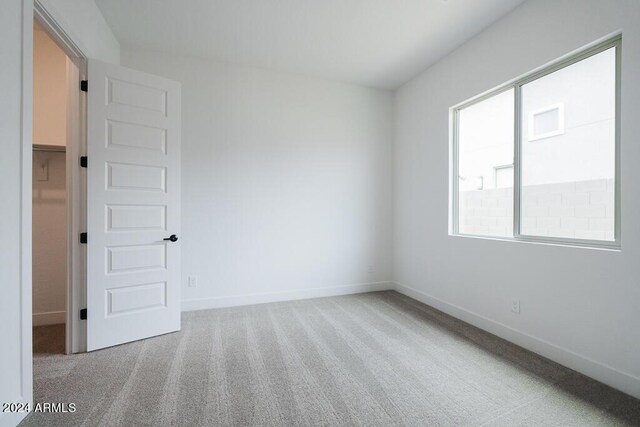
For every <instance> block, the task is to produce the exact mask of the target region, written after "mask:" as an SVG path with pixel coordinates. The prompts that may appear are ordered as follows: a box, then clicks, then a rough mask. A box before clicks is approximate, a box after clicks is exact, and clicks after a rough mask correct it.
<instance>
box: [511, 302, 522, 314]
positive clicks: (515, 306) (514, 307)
mask: <svg viewBox="0 0 640 427" xmlns="http://www.w3.org/2000/svg"><path fill="white" fill-rule="evenodd" d="M511 311H513V312H514V313H516V314H520V300H519V299H514V300H511Z"/></svg>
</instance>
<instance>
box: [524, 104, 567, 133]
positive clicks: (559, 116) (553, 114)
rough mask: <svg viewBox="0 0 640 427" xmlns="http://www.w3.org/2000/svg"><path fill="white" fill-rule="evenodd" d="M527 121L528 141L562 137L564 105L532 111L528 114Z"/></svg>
mask: <svg viewBox="0 0 640 427" xmlns="http://www.w3.org/2000/svg"><path fill="white" fill-rule="evenodd" d="M528 121H529V138H528V140H529V141H537V140H538V139H544V138H551V137H552V136H557V135H562V134H563V133H564V104H562V103H560V104H557V105H554V106H551V107H547V108H543V109H541V110H536V111H532V112H531V113H529V116H528Z"/></svg>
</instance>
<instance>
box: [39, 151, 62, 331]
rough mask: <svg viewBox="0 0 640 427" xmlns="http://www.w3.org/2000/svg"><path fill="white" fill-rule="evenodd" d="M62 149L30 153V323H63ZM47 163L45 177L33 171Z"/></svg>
mask: <svg viewBox="0 0 640 427" xmlns="http://www.w3.org/2000/svg"><path fill="white" fill-rule="evenodd" d="M65 157H66V155H65V153H63V152H41V151H35V152H34V153H33V169H34V176H33V236H34V239H33V324H34V326H38V325H53V324H57V323H65V313H66V294H67V268H66V267H67V198H66V185H67V183H66V180H65V167H66V166H65V164H66V162H65ZM43 163H45V164H46V165H47V172H48V173H47V177H46V178H47V179H46V180H40V179H38V175H37V174H36V171H37V169H38V168H39V166H40V165H41V164H43Z"/></svg>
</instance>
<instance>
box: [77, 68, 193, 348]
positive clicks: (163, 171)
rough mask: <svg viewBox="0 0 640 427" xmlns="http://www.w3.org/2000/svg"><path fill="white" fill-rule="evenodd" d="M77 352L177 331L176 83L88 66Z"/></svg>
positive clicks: (178, 108) (178, 283)
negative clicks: (81, 321)
mask: <svg viewBox="0 0 640 427" xmlns="http://www.w3.org/2000/svg"><path fill="white" fill-rule="evenodd" d="M88 79H89V87H88V94H87V98H88V102H87V156H88V168H87V233H88V238H87V350H88V351H91V350H96V349H100V348H104V347H109V346H113V345H117V344H122V343H126V342H130V341H135V340H138V339H143V338H148V337H151V336H155V335H160V334H165V333H168V332H174V331H177V330H179V329H180V240H178V241H175V242H172V241H167V240H164V239H166V238H168V237H169V236H171V235H173V234H175V235H177V236H178V238H179V237H180V132H181V130H180V128H181V111H180V102H181V101H180V84H179V83H178V82H175V81H171V80H168V79H165V78H161V77H157V76H153V75H149V74H146V73H142V72H139V71H134V70H130V69H127V68H124V67H121V66H118V65H113V64H107V63H104V62H100V61H96V60H91V59H90V60H89V61H88Z"/></svg>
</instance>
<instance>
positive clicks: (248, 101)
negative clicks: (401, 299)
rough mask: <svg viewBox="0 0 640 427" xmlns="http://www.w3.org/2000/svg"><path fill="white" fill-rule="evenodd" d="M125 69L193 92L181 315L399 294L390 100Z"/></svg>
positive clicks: (139, 58) (330, 89) (304, 82)
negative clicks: (383, 287)
mask: <svg viewBox="0 0 640 427" xmlns="http://www.w3.org/2000/svg"><path fill="white" fill-rule="evenodd" d="M122 64H123V65H124V66H127V67H131V68H135V69H138V70H142V71H146V72H149V73H153V74H157V75H160V76H164V77H167V78H171V79H174V80H178V81H180V82H181V83H182V91H183V93H182V118H183V119H182V120H183V124H182V129H183V131H182V230H183V236H181V242H182V254H183V258H182V275H183V277H182V286H183V289H182V295H183V299H184V300H186V301H185V302H184V304H183V309H194V308H203V307H213V306H221V305H234V304H243V303H254V302H263V301H270V300H282V299H287V298H296V297H308V296H316V295H326V294H331V293H341V292H352V291H356V290H361V289H373V288H372V287H369V286H365V287H360V286H351V285H359V284H369V283H374V282H381V281H388V280H390V278H391V271H390V260H391V227H390V226H391V132H392V129H391V118H392V97H391V93H390V92H387V91H381V90H374V89H367V88H363V87H358V86H353V85H348V84H343V83H334V82H330V81H324V80H317V79H311V78H304V77H298V76H295V75H290V74H285V73H278V72H272V71H267V70H263V69H257V68H249V67H240V66H233V65H229V64H224V63H219V62H212V61H205V60H199V59H193V58H182V57H174V56H167V55H163V54H153V53H145V52H140V51H132V50H126V49H123V51H122ZM370 268H371V271H370ZM190 275H194V276H197V277H198V287H196V288H193V287H187V278H188V276H190ZM345 286H346V287H345ZM336 287H339V288H336Z"/></svg>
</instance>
